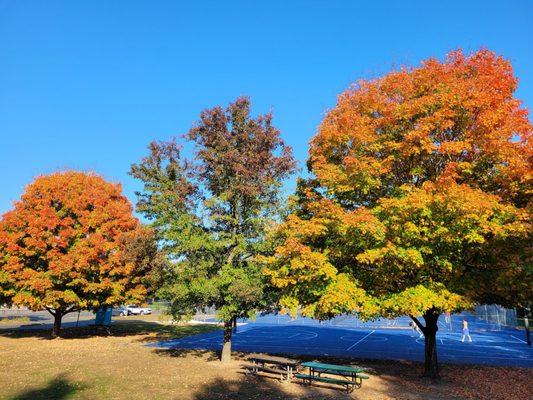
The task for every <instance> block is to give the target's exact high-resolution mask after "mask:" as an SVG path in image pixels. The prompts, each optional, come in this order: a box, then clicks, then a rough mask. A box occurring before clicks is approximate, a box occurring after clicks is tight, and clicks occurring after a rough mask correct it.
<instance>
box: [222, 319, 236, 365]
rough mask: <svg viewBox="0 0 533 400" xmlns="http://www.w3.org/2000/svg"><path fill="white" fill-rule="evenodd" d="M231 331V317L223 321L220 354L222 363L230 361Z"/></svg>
mask: <svg viewBox="0 0 533 400" xmlns="http://www.w3.org/2000/svg"><path fill="white" fill-rule="evenodd" d="M232 333H233V319H230V320H229V321H224V344H223V345H222V354H221V355H220V361H222V362H223V363H226V362H230V361H231V335H232Z"/></svg>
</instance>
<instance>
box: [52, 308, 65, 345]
mask: <svg viewBox="0 0 533 400" xmlns="http://www.w3.org/2000/svg"><path fill="white" fill-rule="evenodd" d="M52 315H53V316H54V327H53V328H52V337H53V338H56V337H59V333H60V331H61V319H62V318H63V313H62V312H61V310H55V312H54V314H52Z"/></svg>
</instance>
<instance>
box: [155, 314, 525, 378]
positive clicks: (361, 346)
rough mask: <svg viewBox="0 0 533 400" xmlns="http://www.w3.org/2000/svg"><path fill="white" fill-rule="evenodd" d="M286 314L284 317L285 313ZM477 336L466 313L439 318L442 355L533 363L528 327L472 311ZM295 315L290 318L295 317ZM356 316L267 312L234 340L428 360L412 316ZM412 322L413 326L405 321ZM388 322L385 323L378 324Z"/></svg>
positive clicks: (191, 344)
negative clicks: (392, 321) (464, 335)
mask: <svg viewBox="0 0 533 400" xmlns="http://www.w3.org/2000/svg"><path fill="white" fill-rule="evenodd" d="M280 318H281V319H280ZM467 319H468V320H469V325H470V334H471V336H472V339H473V342H472V343H468V342H464V343H462V342H461V329H460V328H461V321H462V317H461V318H458V317H454V318H452V325H451V330H450V329H448V327H447V326H445V324H444V318H442V322H440V321H439V327H440V329H439V332H438V333H437V345H438V356H439V361H441V362H444V363H457V364H484V365H496V366H516V367H528V368H531V367H533V349H532V348H531V347H528V346H527V345H526V343H525V341H524V338H523V336H524V333H523V331H520V330H517V329H511V328H502V329H501V330H493V329H495V327H494V326H492V325H490V324H486V323H484V322H482V321H478V320H476V319H475V318H474V317H467ZM289 320H290V319H289ZM354 320H355V319H354V318H345V319H344V320H341V321H337V322H338V323H340V324H341V326H338V325H337V326H335V325H334V324H333V323H331V322H330V323H322V324H320V323H319V322H318V321H316V320H312V319H304V318H299V319H297V320H294V321H293V322H291V323H287V322H286V321H287V320H286V319H285V317H283V316H266V317H261V318H258V319H257V320H256V321H254V322H250V323H248V324H246V325H243V326H240V327H239V328H238V332H237V333H236V334H234V336H233V340H232V346H233V349H235V350H238V351H244V352H265V353H271V354H279V353H281V354H292V355H307V356H339V357H348V358H350V357H353V358H366V359H390V360H412V361H422V360H423V357H424V339H423V338H419V337H418V334H416V333H415V332H414V331H412V330H411V329H409V328H408V320H407V319H399V320H397V321H396V325H389V327H386V326H387V325H386V324H385V325H383V323H380V324H378V323H374V327H372V326H368V327H366V326H359V327H350V326H349V324H350V323H354V325H355V322H354ZM405 323H407V327H405V325H404V324H405ZM378 326H382V327H378ZM151 346H156V347H160V348H184V349H209V350H220V349H221V348H222V332H221V331H217V332H210V333H206V334H201V335H195V336H189V337H186V338H181V339H176V340H168V341H164V342H159V343H156V344H151Z"/></svg>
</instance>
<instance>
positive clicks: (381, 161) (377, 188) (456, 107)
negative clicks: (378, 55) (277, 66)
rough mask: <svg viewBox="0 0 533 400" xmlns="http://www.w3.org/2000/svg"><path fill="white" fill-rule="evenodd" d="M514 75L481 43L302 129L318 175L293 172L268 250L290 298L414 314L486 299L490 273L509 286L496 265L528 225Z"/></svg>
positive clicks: (382, 81)
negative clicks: (297, 176)
mask: <svg viewBox="0 0 533 400" xmlns="http://www.w3.org/2000/svg"><path fill="white" fill-rule="evenodd" d="M516 83H517V82H516V78H515V77H514V75H513V73H512V68H511V66H510V64H509V63H508V62H507V61H505V60H503V59H502V58H501V57H497V56H496V55H494V53H492V52H490V51H487V50H482V51H480V52H478V53H475V54H473V55H470V56H465V55H464V54H462V53H461V52H454V53H451V54H450V55H449V56H448V57H447V58H446V60H445V61H444V62H439V61H438V60H435V59H430V60H428V61H426V62H424V63H422V66H420V67H418V68H412V69H402V70H400V71H397V72H392V73H389V74H387V75H385V76H383V77H381V78H379V79H375V80H371V81H362V82H359V83H358V84H356V85H354V86H352V87H351V88H350V89H348V90H347V91H346V92H344V93H343V94H341V95H340V96H339V99H338V103H337V106H336V107H335V108H334V109H332V110H330V111H329V112H328V114H327V115H326V117H325V118H324V121H323V122H322V124H321V125H320V128H319V130H318V133H317V135H316V136H315V137H314V138H313V140H312V142H311V149H310V156H309V162H308V165H309V168H310V171H311V172H312V173H313V174H314V175H315V177H316V179H315V178H312V179H309V180H308V181H307V182H304V181H302V182H300V189H299V190H298V191H297V194H296V196H295V198H294V200H293V207H292V214H291V215H289V217H288V218H287V219H286V221H284V222H283V223H282V224H281V225H280V226H278V227H277V228H276V230H275V232H274V233H273V235H274V236H275V237H277V238H278V240H279V241H280V244H279V246H278V247H277V249H276V251H275V254H273V255H272V256H271V257H270V258H268V259H265V264H266V273H267V274H268V275H269V276H270V277H271V280H272V283H273V284H274V285H276V286H277V287H278V288H280V290H282V291H283V293H284V297H283V298H284V299H285V306H286V308H287V309H288V310H291V311H294V310H295V309H296V308H298V307H299V306H301V307H303V309H304V310H311V311H312V314H313V313H314V315H315V316H317V317H320V318H322V317H324V316H325V317H328V316H330V315H332V314H335V313H340V312H347V310H349V309H351V310H352V311H353V312H358V313H360V315H361V316H362V317H365V316H366V317H372V316H377V315H388V316H393V315H406V314H407V315H409V314H414V315H420V314H423V313H424V312H425V311H426V310H428V309H436V310H438V311H440V312H442V311H454V310H458V309H461V308H464V307H467V306H468V305H469V304H472V302H474V301H479V300H480V299H481V298H486V297H484V295H482V294H481V292H483V291H485V292H486V293H485V294H487V293H488V292H491V291H492V292H494V291H495V289H494V288H492V289H490V286H491V285H490V284H489V283H488V282H489V281H491V282H494V281H495V280H497V281H498V282H499V284H500V285H502V286H503V287H504V288H505V286H508V287H511V286H516V285H515V284H512V283H511V282H510V281H509V282H507V283H504V282H505V279H504V276H512V275H513V273H512V272H509V270H517V269H520V273H521V274H522V273H523V271H522V270H523V268H522V267H519V264H520V263H519V262H518V263H517V262H516V260H514V262H513V263H510V262H509V263H506V262H504V261H503V260H507V259H508V257H509V255H510V254H522V253H523V252H522V247H523V246H521V244H520V243H522V244H523V242H522V241H523V240H527V239H526V238H527V237H528V235H529V232H530V231H531V219H530V217H531V215H530V208H528V204H530V195H531V176H532V175H531V171H532V168H531V159H532V158H531V149H532V147H531V143H530V141H531V134H532V132H533V130H532V127H531V124H530V122H529V119H528V115H527V112H526V110H524V109H522V108H521V105H520V101H519V100H517V99H515V98H514V95H513V93H514V90H515V89H516ZM515 258H516V257H515ZM523 262H525V261H523ZM502 271H506V272H502ZM495 276H498V278H495ZM485 280H486V281H487V284H481V283H480V281H485ZM480 287H483V288H484V289H483V290H481V289H480ZM522 288H523V289H524V293H523V296H522V298H530V296H531V293H532V290H531V289H532V288H531V285H529V287H524V285H522ZM502 290H503V291H505V289H499V291H500V295H501V291H502ZM341 293H344V294H346V293H351V296H348V297H347V298H345V296H343V295H342V294H341ZM511 296H513V298H514V300H515V301H517V302H519V300H518V299H517V298H516V297H514V296H516V291H515V292H513V294H512V295H511V294H510V293H509V297H511ZM350 299H355V300H356V301H360V304H350ZM414 299H416V301H414ZM500 299H501V297H500Z"/></svg>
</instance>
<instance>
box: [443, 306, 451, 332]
mask: <svg viewBox="0 0 533 400" xmlns="http://www.w3.org/2000/svg"><path fill="white" fill-rule="evenodd" d="M444 322H445V323H446V327H447V328H448V330H449V331H451V330H452V315H451V314H450V312H449V311H446V313H445V314H444Z"/></svg>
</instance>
